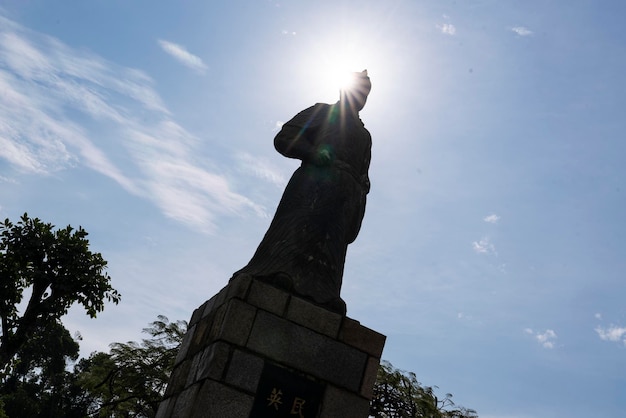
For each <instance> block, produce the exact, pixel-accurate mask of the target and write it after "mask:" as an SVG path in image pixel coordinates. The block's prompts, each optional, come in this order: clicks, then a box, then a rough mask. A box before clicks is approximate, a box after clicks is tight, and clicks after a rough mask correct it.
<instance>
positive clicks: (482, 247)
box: [472, 237, 498, 255]
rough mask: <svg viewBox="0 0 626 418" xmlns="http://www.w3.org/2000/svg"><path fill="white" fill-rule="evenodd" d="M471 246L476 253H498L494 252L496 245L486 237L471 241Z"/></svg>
mask: <svg viewBox="0 0 626 418" xmlns="http://www.w3.org/2000/svg"><path fill="white" fill-rule="evenodd" d="M472 248H473V249H474V251H475V252H476V253H478V254H494V255H498V253H497V252H496V247H495V246H494V245H493V244H492V243H491V241H490V239H489V238H488V237H485V238H483V239H481V240H480V241H474V242H472Z"/></svg>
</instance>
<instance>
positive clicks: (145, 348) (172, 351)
mask: <svg viewBox="0 0 626 418" xmlns="http://www.w3.org/2000/svg"><path fill="white" fill-rule="evenodd" d="M186 330H187V323H186V322H185V321H176V322H169V320H168V319H167V318H166V317H164V316H159V317H158V320H157V321H154V322H152V323H151V324H150V327H148V328H145V329H144V330H143V331H144V332H145V333H147V334H149V335H150V338H146V339H143V340H142V341H141V343H137V342H135V341H130V342H127V343H113V344H111V351H110V353H109V354H107V353H92V355H91V356H90V357H89V358H88V359H85V360H82V361H80V362H79V363H78V365H77V367H76V370H75V372H76V373H77V376H78V379H79V382H80V384H81V386H82V387H83V388H85V390H87V392H88V393H89V395H90V396H91V398H92V404H91V406H90V414H91V416H97V417H154V416H155V415H156V412H157V409H158V406H159V403H160V402H161V399H162V397H163V394H164V393H165V389H166V386H167V382H168V379H169V376H170V373H171V371H172V369H173V368H174V360H175V359H176V354H177V353H178V347H179V346H180V344H181V343H182V340H183V337H184V335H185V332H186Z"/></svg>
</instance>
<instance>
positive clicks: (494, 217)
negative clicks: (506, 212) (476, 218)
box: [483, 213, 500, 224]
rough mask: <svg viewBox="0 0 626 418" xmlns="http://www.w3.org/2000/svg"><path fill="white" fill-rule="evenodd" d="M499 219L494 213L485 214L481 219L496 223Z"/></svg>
mask: <svg viewBox="0 0 626 418" xmlns="http://www.w3.org/2000/svg"><path fill="white" fill-rule="evenodd" d="M499 220H500V217H499V216H498V215H496V214H495V213H492V214H491V215H488V216H485V217H484V218H483V221H485V222H487V223H490V224H496V223H498V221H499Z"/></svg>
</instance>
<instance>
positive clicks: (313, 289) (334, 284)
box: [233, 70, 372, 315]
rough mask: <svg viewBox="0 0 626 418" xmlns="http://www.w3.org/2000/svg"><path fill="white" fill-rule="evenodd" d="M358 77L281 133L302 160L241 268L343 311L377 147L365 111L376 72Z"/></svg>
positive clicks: (284, 147) (288, 150)
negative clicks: (345, 279)
mask: <svg viewBox="0 0 626 418" xmlns="http://www.w3.org/2000/svg"><path fill="white" fill-rule="evenodd" d="M353 77H354V82H353V84H352V85H351V86H350V87H348V88H344V89H342V90H341V92H340V99H339V101H338V102H337V103H335V104H333V105H329V104H325V103H317V104H316V105H315V106H312V107H310V108H308V109H306V110H304V111H302V112H300V113H298V114H297V115H296V116H295V117H294V118H293V119H291V120H290V121H289V122H287V123H285V124H284V125H283V127H282V129H281V131H280V132H279V133H278V135H276V138H275V139H274V146H275V147H276V150H278V152H280V153H281V154H282V155H284V156H285V157H289V158H297V159H299V160H302V165H301V166H300V167H299V168H298V169H297V170H296V171H295V172H294V173H293V175H292V177H291V179H290V180H289V183H288V184H287V187H286V188H285V192H284V193H283V197H282V199H281V201H280V203H279V205H278V209H277V210H276V214H275V215H274V219H273V220H272V223H271V225H270V227H269V229H268V231H267V233H266V234H265V237H264V238H263V241H261V244H260V245H259V247H258V249H257V250H256V252H255V254H254V256H253V257H252V260H250V262H249V263H248V265H247V266H246V267H244V268H243V269H241V270H239V271H238V272H236V273H235V276H236V275H239V274H248V275H250V276H252V277H255V278H257V279H260V280H263V281H266V282H269V283H272V284H274V285H276V286H279V287H282V288H284V289H288V290H289V291H291V292H292V293H294V294H297V295H300V296H302V297H305V298H308V299H311V300H312V301H314V302H315V303H317V304H320V305H324V306H326V307H327V308H328V309H330V310H333V311H335V312H339V313H341V314H342V315H345V313H346V305H345V303H344V301H343V300H342V299H341V298H340V295H339V294H340V290H341V281H342V276H343V267H344V262H345V258H346V250H347V247H348V244H350V243H352V242H353V241H354V240H355V239H356V237H357V234H358V233H359V229H360V228H361V221H362V220H363V215H364V213H365V200H366V195H367V193H368V192H369V189H370V182H369V178H368V175H367V170H368V168H369V164H370V156H371V146H372V139H371V136H370V134H369V132H368V131H367V130H366V129H365V127H364V126H363V122H361V119H360V118H359V111H360V110H361V109H363V106H365V102H366V100H367V95H368V94H369V92H370V89H371V83H370V79H369V77H368V76H367V70H365V71H363V72H361V73H354V74H353ZM233 277H234V276H233Z"/></svg>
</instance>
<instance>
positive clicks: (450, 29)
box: [437, 23, 456, 35]
mask: <svg viewBox="0 0 626 418" xmlns="http://www.w3.org/2000/svg"><path fill="white" fill-rule="evenodd" d="M437 28H438V29H439V30H440V31H441V33H443V34H446V35H454V34H456V28H455V27H454V25H453V24H451V23H443V24H440V25H437Z"/></svg>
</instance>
